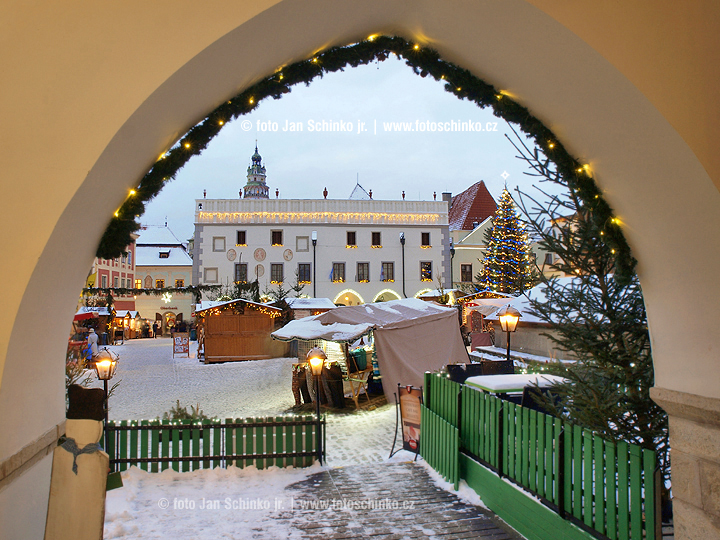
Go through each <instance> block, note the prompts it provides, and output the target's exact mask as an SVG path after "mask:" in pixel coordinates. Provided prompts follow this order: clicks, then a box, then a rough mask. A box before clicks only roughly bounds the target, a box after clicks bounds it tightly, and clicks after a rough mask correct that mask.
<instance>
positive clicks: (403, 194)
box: [402, 191, 405, 201]
mask: <svg viewBox="0 0 720 540" xmlns="http://www.w3.org/2000/svg"><path fill="white" fill-rule="evenodd" d="M402 197H403V201H404V200H405V192H404V191H403V192H402Z"/></svg>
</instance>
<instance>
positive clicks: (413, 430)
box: [398, 385, 422, 454]
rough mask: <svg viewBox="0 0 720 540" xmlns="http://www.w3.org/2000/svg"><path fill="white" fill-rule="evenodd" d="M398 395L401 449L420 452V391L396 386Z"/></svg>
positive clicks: (410, 387) (409, 387) (411, 387)
mask: <svg viewBox="0 0 720 540" xmlns="http://www.w3.org/2000/svg"><path fill="white" fill-rule="evenodd" d="M398 393H399V394H400V418H401V426H402V435H403V449H404V450H408V451H410V452H415V453H416V454H418V453H419V452H420V415H421V407H420V405H421V404H422V390H421V389H420V388H415V387H413V386H400V385H398Z"/></svg>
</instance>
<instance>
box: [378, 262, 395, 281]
mask: <svg viewBox="0 0 720 540" xmlns="http://www.w3.org/2000/svg"><path fill="white" fill-rule="evenodd" d="M380 281H395V263H391V262H384V263H382V265H381V267H380Z"/></svg>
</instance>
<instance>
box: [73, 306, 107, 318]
mask: <svg viewBox="0 0 720 540" xmlns="http://www.w3.org/2000/svg"><path fill="white" fill-rule="evenodd" d="M84 313H97V314H98V315H99V316H101V317H102V316H107V315H110V312H109V311H108V308H107V307H105V306H101V307H86V306H82V307H81V308H80V309H78V311H77V313H76V314H75V315H83V314H84Z"/></svg>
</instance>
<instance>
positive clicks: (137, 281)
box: [135, 279, 142, 289]
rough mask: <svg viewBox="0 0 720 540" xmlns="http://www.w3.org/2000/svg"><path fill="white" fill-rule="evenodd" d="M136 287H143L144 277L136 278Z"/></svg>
mask: <svg viewBox="0 0 720 540" xmlns="http://www.w3.org/2000/svg"><path fill="white" fill-rule="evenodd" d="M135 288H136V289H142V279H136V280H135Z"/></svg>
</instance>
